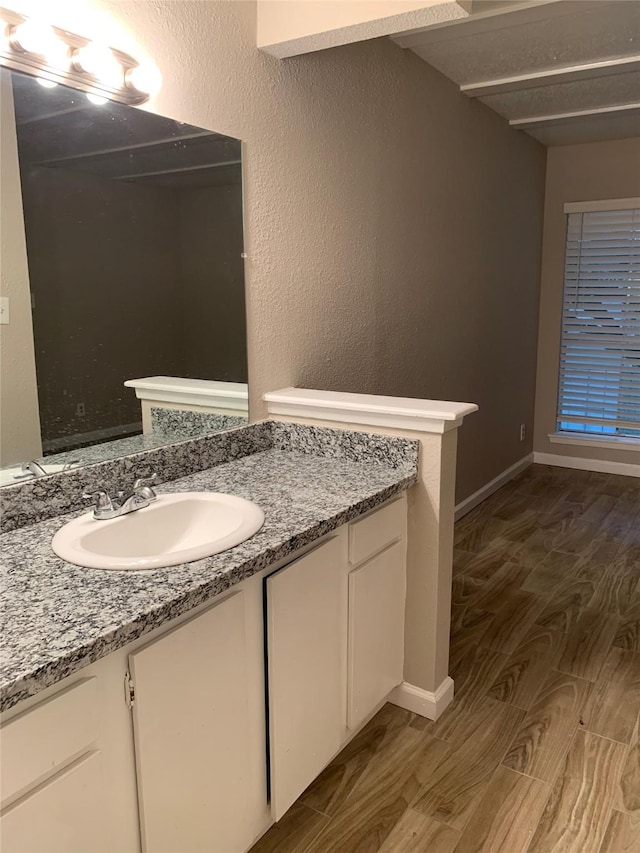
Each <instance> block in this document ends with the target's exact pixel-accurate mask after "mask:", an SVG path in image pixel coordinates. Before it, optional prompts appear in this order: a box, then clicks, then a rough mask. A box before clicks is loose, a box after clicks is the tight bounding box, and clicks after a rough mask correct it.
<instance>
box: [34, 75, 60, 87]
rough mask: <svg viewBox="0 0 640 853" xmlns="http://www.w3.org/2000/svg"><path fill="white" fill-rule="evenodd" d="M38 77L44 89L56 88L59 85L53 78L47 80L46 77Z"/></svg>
mask: <svg viewBox="0 0 640 853" xmlns="http://www.w3.org/2000/svg"><path fill="white" fill-rule="evenodd" d="M36 79H37V80H38V83H39V84H40V85H41V86H42V88H43V89H55V88H56V86H57V85H58V84H57V83H54V82H53V80H46V79H45V78H44V77H38V78H36Z"/></svg>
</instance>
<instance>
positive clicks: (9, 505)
mask: <svg viewBox="0 0 640 853" xmlns="http://www.w3.org/2000/svg"><path fill="white" fill-rule="evenodd" d="M271 446H272V436H271V427H270V426H268V425H267V424H266V423H259V424H252V425H250V426H245V427H241V428H240V429H235V430H228V431H227V432H220V433H213V434H212V435H207V436H204V437H202V438H193V439H188V440H186V441H179V442H177V443H175V444H169V445H166V446H163V447H156V448H153V449H151V450H144V451H140V452H138V453H132V454H131V455H129V456H123V457H122V458H120V459H112V460H110V461H107V462H97V463H95V464H93V465H85V466H84V467H80V468H72V469H71V470H69V471H63V472H61V473H59V474H51V475H50V476H48V477H37V478H36V479H35V480H24V481H23V482H21V483H16V484H15V485H13V486H3V487H2V488H1V489H0V512H1V513H2V530H3V531H8V530H15V529H16V528H18V527H24V526H25V525H27V524H34V523H35V522H38V521H44V520H46V519H47V518H54V517H55V516H57V515H62V513H66V512H72V511H73V510H77V509H81V508H82V507H84V506H86V504H87V501H85V500H84V499H83V497H82V495H83V494H84V493H89V494H91V493H92V492H95V491H96V490H98V489H103V490H104V491H106V492H109V493H110V494H115V492H117V491H118V490H119V489H125V490H126V489H127V488H128V487H130V486H131V485H132V484H133V481H134V479H135V478H136V477H147V476H148V475H149V474H151V473H153V472H154V471H155V472H156V473H157V474H158V481H159V482H161V483H163V482H167V481H170V480H175V479H177V478H178V477H184V476H186V475H187V474H193V473H195V472H196V471H203V470H205V469H206V468H211V467H213V466H214V465H219V464H220V463H221V462H228V461H230V460H232V459H240V458H242V457H243V456H247V455H248V454H250V453H256V452H258V451H260V450H266V449H268V448H269V447H271Z"/></svg>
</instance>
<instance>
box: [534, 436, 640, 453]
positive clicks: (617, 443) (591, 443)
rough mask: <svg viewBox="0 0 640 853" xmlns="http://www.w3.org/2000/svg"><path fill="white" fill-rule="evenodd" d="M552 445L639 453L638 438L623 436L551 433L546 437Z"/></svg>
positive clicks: (639, 444)
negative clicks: (571, 445)
mask: <svg viewBox="0 0 640 853" xmlns="http://www.w3.org/2000/svg"><path fill="white" fill-rule="evenodd" d="M547 437H548V439H549V441H551V442H552V443H553V444H573V445H577V446H578V447H602V448H605V447H606V448H608V449H612V450H638V451H640V438H626V437H624V436H620V437H618V436H613V435H607V436H602V438H600V437H599V436H596V435H590V436H585V437H583V436H581V435H578V434H577V433H573V434H571V433H557V432H552V433H550V434H549V435H548V436H547Z"/></svg>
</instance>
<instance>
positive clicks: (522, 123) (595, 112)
mask: <svg viewBox="0 0 640 853" xmlns="http://www.w3.org/2000/svg"><path fill="white" fill-rule="evenodd" d="M636 113H637V114H638V115H640V103H631V104H618V105H616V106H614V107H597V108H595V109H592V110H578V111H577V112H572V113H556V114H555V115H546V116H544V115H543V116H530V117H529V118H515V119H511V120H510V122H509V125H510V127H514V128H516V130H530V129H531V128H534V127H551V126H553V125H555V124H564V123H565V122H570V121H575V120H576V119H585V118H597V117H599V116H603V117H604V116H609V117H615V116H619V115H622V116H624V115H627V116H629V115H631V116H633V115H635V114H636Z"/></svg>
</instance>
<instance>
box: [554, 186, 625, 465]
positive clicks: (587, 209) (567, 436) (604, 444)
mask: <svg viewBox="0 0 640 853" xmlns="http://www.w3.org/2000/svg"><path fill="white" fill-rule="evenodd" d="M639 209H640V197H632V198H618V199H598V200H593V201H578V202H566V203H565V204H564V208H563V213H564V216H565V229H567V228H568V224H569V219H568V216H569V214H571V213H592V212H600V211H615V210H639ZM566 263H567V232H566V230H565V238H564V253H563V276H562V304H561V308H560V348H559V352H558V381H557V389H556V410H555V426H554V429H555V432H553V433H549V434H548V439H549V441H551V442H553V443H558V444H571V445H577V446H580V445H582V446H591V447H601V448H611V449H617V450H625V451H626V450H637V451H640V437H635V436H627V435H613V434H600V435H599V434H598V433H595V432H591V433H590V432H586V431H585V432H580V431H571V430H561V429H560V422H561V415H560V411H559V409H560V395H561V377H562V334H563V333H562V328H563V325H564V321H565V314H564V308H565V287H566Z"/></svg>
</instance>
